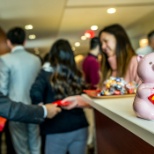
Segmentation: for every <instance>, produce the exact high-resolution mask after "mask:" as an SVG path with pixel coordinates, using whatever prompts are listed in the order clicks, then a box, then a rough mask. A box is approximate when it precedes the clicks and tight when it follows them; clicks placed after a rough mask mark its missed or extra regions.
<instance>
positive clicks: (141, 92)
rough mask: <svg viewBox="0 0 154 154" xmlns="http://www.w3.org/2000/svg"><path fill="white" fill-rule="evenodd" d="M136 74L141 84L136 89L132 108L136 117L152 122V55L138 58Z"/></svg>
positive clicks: (153, 118) (153, 85)
mask: <svg viewBox="0 0 154 154" xmlns="http://www.w3.org/2000/svg"><path fill="white" fill-rule="evenodd" d="M138 60H139V64H138V68H137V73H138V76H139V77H140V79H141V80H142V83H141V84H140V85H139V87H138V88H137V93H136V96H135V99H134V103H133V108H134V111H135V113H136V116H137V117H140V118H143V119H147V120H154V53H150V54H148V55H146V56H144V57H142V56H139V57H138Z"/></svg>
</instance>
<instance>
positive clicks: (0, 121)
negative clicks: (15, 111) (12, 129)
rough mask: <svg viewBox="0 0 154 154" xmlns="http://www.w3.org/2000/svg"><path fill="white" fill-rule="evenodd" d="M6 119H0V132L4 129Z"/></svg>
mask: <svg viewBox="0 0 154 154" xmlns="http://www.w3.org/2000/svg"><path fill="white" fill-rule="evenodd" d="M6 121H7V120H6V119H5V118H3V117H0V132H2V131H3V129H4V127H5V123H6Z"/></svg>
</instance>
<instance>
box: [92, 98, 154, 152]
mask: <svg viewBox="0 0 154 154" xmlns="http://www.w3.org/2000/svg"><path fill="white" fill-rule="evenodd" d="M92 100H93V102H91V103H90V105H91V106H92V107H93V108H94V119H95V127H96V151H97V152H96V153H97V154H142V153H143V154H154V121H147V120H143V119H140V118H137V117H136V116H135V113H134V111H133V108H132V104H133V100H134V97H133V96H132V97H121V98H107V99H98V98H96V99H95V98H92Z"/></svg>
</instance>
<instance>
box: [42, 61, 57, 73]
mask: <svg viewBox="0 0 154 154" xmlns="http://www.w3.org/2000/svg"><path fill="white" fill-rule="evenodd" d="M42 71H44V72H46V73H52V72H53V71H54V69H53V67H51V65H50V63H49V62H45V63H44V64H43V66H42Z"/></svg>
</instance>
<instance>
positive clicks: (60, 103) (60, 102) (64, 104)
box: [52, 100, 70, 106]
mask: <svg viewBox="0 0 154 154" xmlns="http://www.w3.org/2000/svg"><path fill="white" fill-rule="evenodd" d="M52 103H53V104H57V105H58V106H67V105H69V104H70V102H65V103H62V100H58V101H55V102H52Z"/></svg>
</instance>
